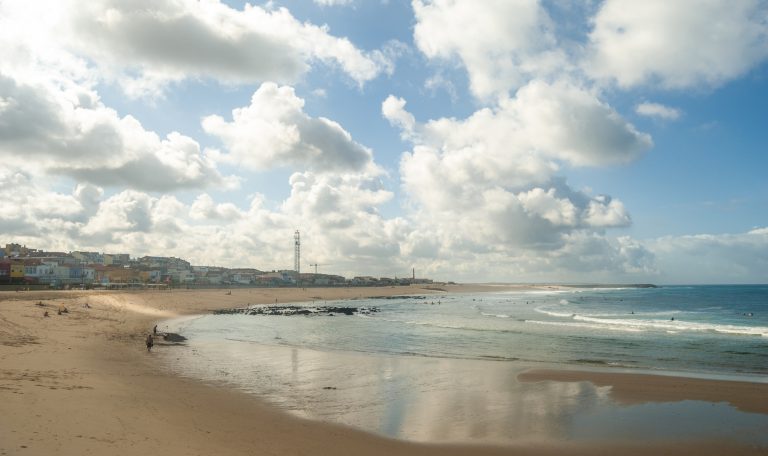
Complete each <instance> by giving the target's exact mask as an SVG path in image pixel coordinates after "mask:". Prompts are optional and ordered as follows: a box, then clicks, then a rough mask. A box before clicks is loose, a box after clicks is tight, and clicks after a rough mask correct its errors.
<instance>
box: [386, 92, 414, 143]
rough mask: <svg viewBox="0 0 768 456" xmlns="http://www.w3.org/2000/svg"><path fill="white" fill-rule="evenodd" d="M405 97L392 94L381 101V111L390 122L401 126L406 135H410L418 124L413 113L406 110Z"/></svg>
mask: <svg viewBox="0 0 768 456" xmlns="http://www.w3.org/2000/svg"><path fill="white" fill-rule="evenodd" d="M405 103H406V101H405V99H403V98H398V97H395V96H394V95H390V96H388V97H387V99H386V100H384V101H383V102H382V103H381V113H382V114H383V115H384V118H386V119H387V120H388V121H389V123H390V124H392V125H394V126H396V127H398V128H400V130H401V131H402V132H403V134H404V135H406V136H407V135H410V134H411V133H412V132H413V128H414V126H415V125H416V119H415V118H414V117H413V114H411V113H410V112H408V111H406V110H405Z"/></svg>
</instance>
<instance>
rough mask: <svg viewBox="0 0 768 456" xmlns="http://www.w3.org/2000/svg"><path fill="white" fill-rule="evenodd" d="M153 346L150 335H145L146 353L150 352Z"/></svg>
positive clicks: (153, 342)
mask: <svg viewBox="0 0 768 456" xmlns="http://www.w3.org/2000/svg"><path fill="white" fill-rule="evenodd" d="M153 345H155V341H154V339H152V334H147V352H149V351H151V350H152V346H153Z"/></svg>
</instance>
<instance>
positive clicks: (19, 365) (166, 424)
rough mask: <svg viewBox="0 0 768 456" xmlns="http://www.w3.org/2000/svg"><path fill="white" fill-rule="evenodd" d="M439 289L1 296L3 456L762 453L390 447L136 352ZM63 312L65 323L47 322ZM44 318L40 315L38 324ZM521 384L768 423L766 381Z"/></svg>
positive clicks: (534, 375) (561, 445) (559, 374)
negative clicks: (258, 312) (249, 318)
mask: <svg viewBox="0 0 768 456" xmlns="http://www.w3.org/2000/svg"><path fill="white" fill-rule="evenodd" d="M434 288H437V287H434ZM441 288H443V289H444V290H445V291H448V292H461V291H472V292H477V291H481V290H482V289H484V287H482V286H468V287H462V286H447V287H441ZM487 289H488V290H499V289H500V288H499V287H490V288H487ZM442 292H443V291H441V290H438V289H425V288H420V287H412V288H409V287H397V288H333V289H320V288H309V289H238V290H232V292H231V294H227V290H173V291H157V292H154V291H138V292H131V291H122V292H114V291H60V292H54V291H51V292H2V293H0V404H1V405H0V455H52V454H57V455H84V454H94V455H107V454H116V455H134V454H135V455H139V454H142V455H145V454H153V453H158V454H164V455H170V456H175V455H179V456H181V455H208V454H218V455H246V454H247V455H251V454H260V455H261V454H265V455H271V454H274V455H299V454H302V455H325V454H327V455H346V454H349V455H353V454H355V455H378V454H381V455H384V454H387V455H392V454H404V455H411V454H412V455H432V454H434V455H437V454H440V455H459V454H476V455H485V454H487V455H494V454H552V455H554V454H574V455H576V454H585V455H586V454H681V455H682V454H691V453H693V452H696V453H698V454H768V449H767V448H755V447H748V446H738V445H736V444H733V443H729V442H717V441H714V442H713V441H693V442H692V441H683V442H654V443H647V444H646V443H637V442H631V443H627V442H621V441H595V442H578V443H573V442H561V441H553V442H546V443H536V444H530V443H520V444H512V445H505V446H460V445H443V444H440V443H439V442H435V443H430V444H417V443H412V442H404V441H398V440H393V439H387V438H384V437H381V436H377V435H373V434H369V433H366V432H363V431H360V430H357V429H352V428H347V427H343V426H339V425H334V424H329V423H324V422H318V421H310V420H304V419H300V418H296V417H294V416H291V415H289V414H287V413H285V412H283V411H281V410H278V409H276V408H274V407H272V406H270V405H268V404H266V403H264V402H263V401H261V400H260V399H259V398H258V397H254V396H252V395H248V394H245V393H242V392H239V391H234V390H232V389H227V388H222V387H220V386H215V385H208V384H205V383H203V382H201V381H196V380H192V379H187V378H182V377H179V376H176V375H172V374H169V373H167V372H165V371H163V370H161V369H159V368H158V364H157V362H156V358H155V354H154V353H147V352H146V349H145V347H144V338H145V337H146V335H147V334H148V333H149V332H150V331H151V329H152V326H153V325H154V324H156V323H158V322H161V321H162V320H163V319H166V318H172V317H175V316H181V315H192V314H200V313H207V312H210V311H212V310H215V309H221V308H233V307H241V306H246V305H248V304H259V303H264V304H267V303H275V302H279V303H285V302H299V301H311V300H313V299H324V300H332V299H354V298H359V297H370V296H385V295H401V294H409V293H411V294H413V293H418V294H426V293H442ZM86 304H87V305H88V306H87V307H86ZM62 305H63V306H66V308H67V309H68V313H65V314H63V315H58V312H57V309H58V308H59V306H62ZM45 311H48V313H49V315H50V316H49V317H43V313H44V312H45ZM173 348H174V347H171V346H164V345H163V342H162V340H159V341H158V345H157V346H156V350H173ZM520 380H521V381H525V382H563V383H570V382H590V383H592V384H594V385H597V386H610V387H611V397H612V398H613V399H614V400H615V401H616V402H617V403H627V404H634V403H643V402H667V401H669V402H674V401H682V400H698V401H708V402H713V403H720V402H727V403H730V404H733V405H734V406H735V407H737V408H739V409H741V410H744V411H749V412H752V413H761V414H768V403H767V402H766V398H768V384H756V383H744V382H729V381H715V380H700V379H687V378H679V377H660V376H648V375H638V374H603V373H595V372H581V371H544V370H538V371H531V372H527V373H524V374H522V375H521V376H520Z"/></svg>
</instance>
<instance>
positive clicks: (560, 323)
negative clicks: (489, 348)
mask: <svg viewBox="0 0 768 456" xmlns="http://www.w3.org/2000/svg"><path fill="white" fill-rule="evenodd" d="M525 322H526V323H533V324H535V325H544V326H564V327H569V328H579V329H599V330H602V331H605V330H606V329H609V330H611V331H624V332H643V330H642V329H639V328H629V327H620V326H615V327H607V326H605V325H599V324H588V323H576V322H567V321H541V320H525Z"/></svg>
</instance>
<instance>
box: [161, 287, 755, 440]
mask: <svg viewBox="0 0 768 456" xmlns="http://www.w3.org/2000/svg"><path fill="white" fill-rule="evenodd" d="M303 305H306V306H308V307H313V306H320V305H346V306H352V307H365V308H374V307H375V308H376V309H377V310H378V311H376V312H371V313H366V314H356V315H351V316H346V315H334V316H328V315H310V316H278V315H242V314H237V315H206V316H199V317H193V318H182V319H177V320H171V321H169V322H167V323H166V324H165V325H166V326H165V327H163V326H162V325H161V329H167V330H171V331H176V332H180V333H182V334H183V335H185V336H186V337H188V338H189V342H188V345H187V346H186V347H179V350H174V351H172V352H171V351H169V352H168V354H167V355H165V363H166V364H167V365H168V366H169V368H171V369H173V370H175V371H177V372H180V373H182V374H184V375H189V376H192V377H197V378H203V379H205V380H208V381H216V382H224V383H227V384H230V385H233V386H236V387H238V388H241V389H244V390H246V391H249V392H253V393H255V394H258V395H259V396H261V397H264V398H267V400H269V401H271V402H273V403H275V404H276V405H278V406H280V407H283V408H285V409H286V410H289V411H291V412H293V413H295V414H298V415H301V416H306V417H311V418H320V419H326V420H329V421H335V422H340V423H343V424H350V425H353V426H357V427H361V428H363V429H367V430H372V431H375V432H379V433H382V434H385V435H389V436H394V437H403V438H411V439H414V440H421V441H435V440H438V441H446V440H459V441H484V442H498V441H507V440H510V439H512V440H517V441H519V440H520V439H521V438H526V439H535V438H537V437H540V438H551V437H553V436H555V437H560V438H576V437H577V436H578V435H581V434H583V433H581V432H580V431H579V429H583V428H584V427H583V426H582V425H580V423H582V424H583V423H584V422H585V420H587V421H588V420H589V419H593V418H594V417H595V416H601V415H604V416H614V415H617V414H618V415H621V414H627V413H630V414H632V413H634V414H637V413H639V411H640V410H641V409H640V408H636V409H633V410H631V411H630V410H627V409H622V408H616V407H615V406H614V405H611V402H610V401H609V400H608V391H607V389H606V388H595V387H592V386H586V385H584V384H547V385H526V384H521V383H519V382H516V380H515V378H516V376H517V374H518V373H519V372H521V371H522V370H524V369H526V368H529V367H537V366H547V367H549V366H553V365H554V366H555V367H557V366H560V367H564V368H572V367H574V366H580V367H587V368H600V369H614V370H629V371H635V372H648V371H651V372H657V373H683V374H685V375H692V376H704V377H716V378H733V379H745V380H749V381H757V382H768V286H665V287H660V288H566V289H562V288H551V289H550V288H543V289H538V290H532V291H512V292H497V293H474V294H471V293H470V294H438V295H422V296H402V297H395V298H378V299H359V300H353V301H347V302H344V303H339V302H331V301H328V302H324V301H319V300H318V301H315V302H314V303H304V304H303ZM708 405H711V404H708ZM644 407H645V409H643V410H645V411H644V412H643V413H646V414H648V413H651V415H652V414H654V413H661V414H664V413H666V414H668V415H669V416H670V417H672V416H680V415H681V414H682V415H684V414H685V413H686V410H688V409H691V410H694V411H692V412H690V413H692V414H694V415H696V416H699V417H700V418H701V419H702V420H703V419H704V418H705V417H704V415H701V414H699V413H698V411H697V410H698V409H697V407H701V404H700V403H697V402H695V401H693V403H691V404H688V405H678V406H677V408H674V407H673V408H671V409H670V408H669V407H667V408H664V407H663V406H659V405H653V404H650V405H645V406H644ZM649 407H650V409H651V410H650V412H649V411H648V410H649ZM654 407H659V409H658V410H656V409H654ZM590 410H591V412H589V411H590ZM707 410H710V415H711V416H712V417H714V418H713V419H714V421H715V422H717V419H718V418H717V417H721V416H731V415H734V414H736V415H739V416H740V414H743V412H740V411H738V410H735V409H733V408H732V407H730V406H729V405H727V404H718V405H717V407H714V406H711V407H710V408H709V409H707ZM743 415H745V416H746V415H750V414H743ZM757 416H758V417H760V418H754V417H753V418H750V417H749V416H747V417H746V418H745V417H742V418H740V419H745V420H746V421H748V422H750V423H752V425H754V426H757V427H756V429H763V430H764V429H766V428H768V417H766V416H765V415H757ZM590 417H591V418H590ZM734 419H736V418H734ZM755 419H756V420H757V421H754V420H755ZM750 420H751V421H750ZM611 421H612V422H613V421H615V420H614V419H611ZM651 421H656V422H663V420H661V421H659V420H657V419H654V420H651ZM702 422H705V421H702ZM651 424H652V423H651ZM694 428H695V429H698V430H699V431H700V432H701V435H700V436H710V437H711V436H713V435H716V434H717V430H716V428H717V426H713V429H706V427H704V426H694ZM627 432H631V430H627ZM713 433H714V434H713ZM746 435H751V434H749V432H746ZM755 435H762V436H763V437H762V438H763V439H764V440H765V439H766V437H765V436H764V433H762V432H757V433H756V434H755ZM695 436H696V435H694V437H695ZM590 437H594V436H590ZM646 437H649V436H646ZM747 440H749V439H747ZM749 441H754V439H753V440H749ZM759 443H762V444H768V440H766V441H765V442H762V441H760V442H759Z"/></svg>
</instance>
